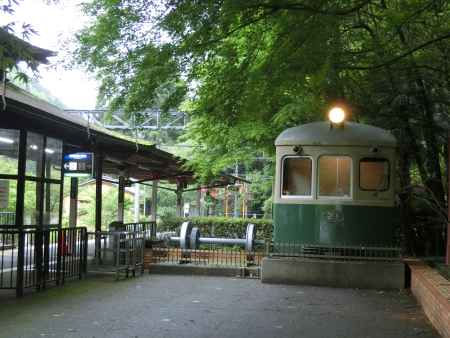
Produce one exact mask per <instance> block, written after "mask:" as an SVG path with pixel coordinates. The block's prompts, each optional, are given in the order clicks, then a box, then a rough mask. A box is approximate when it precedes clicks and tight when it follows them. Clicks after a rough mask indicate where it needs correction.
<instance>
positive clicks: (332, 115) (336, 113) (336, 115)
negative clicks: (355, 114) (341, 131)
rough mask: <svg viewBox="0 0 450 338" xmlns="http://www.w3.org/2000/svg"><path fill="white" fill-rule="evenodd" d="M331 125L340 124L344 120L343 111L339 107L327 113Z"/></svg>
mask: <svg viewBox="0 0 450 338" xmlns="http://www.w3.org/2000/svg"><path fill="white" fill-rule="evenodd" d="M328 119H329V120H330V121H331V123H335V124H340V123H342V122H344V120H345V111H344V109H342V108H340V107H334V108H332V109H331V110H330V111H329V112H328Z"/></svg>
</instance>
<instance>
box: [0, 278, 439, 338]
mask: <svg viewBox="0 0 450 338" xmlns="http://www.w3.org/2000/svg"><path fill="white" fill-rule="evenodd" d="M0 304H1V306H0V337H1V338H12V337H23V338H40V337H57V338H63V337H68V338H69V337H70V338H81V337H82V338H94V337H95V338H102V337H108V338H116V337H117V338H128V337H130V338H144V337H149V338H150V337H151V338H158V337H165V338H167V337H174V338H175V337H176V338H182V337H196V338H200V337H205V338H211V337H221V338H224V337H258V338H263V337H277V338H278V337H296V338H297V337H308V338H315V337H317V338H319V337H320V338H327V337H333V338H335V337H342V338H352V337H355V338H363V337H371V338H372V337H373V338H375V337H380V338H381V337H382V338H389V337H416V338H429V337H438V334H437V333H436V332H435V331H434V330H433V329H432V328H431V325H430V323H429V322H428V321H427V320H426V318H425V316H424V314H423V313H422V311H421V310H420V308H419V307H418V306H417V304H416V302H415V301H414V299H413V298H412V296H411V295H410V294H409V293H408V292H406V291H402V292H383V291H368V290H352V289H333V288H324V287H309V286H286V285H267V284H262V283H261V282H260V281H258V280H249V279H235V278H224V277H199V276H170V275H144V276H142V277H137V278H134V279H128V280H125V281H119V282H116V281H114V280H113V278H112V277H90V278H88V279H86V280H83V281H74V282H70V283H68V284H66V285H65V286H64V287H62V288H57V287H55V288H51V289H49V290H47V291H45V292H41V293H32V294H28V295H26V296H25V297H24V298H22V299H18V300H17V299H14V298H13V297H12V296H11V293H6V292H3V291H2V292H1V293H0Z"/></svg>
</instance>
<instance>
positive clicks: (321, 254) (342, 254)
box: [267, 242, 401, 261]
mask: <svg viewBox="0 0 450 338" xmlns="http://www.w3.org/2000/svg"><path fill="white" fill-rule="evenodd" d="M267 251H268V256H271V257H272V256H283V257H305V258H324V259H325V258H329V259H342V260H380V261H391V260H399V259H400V258H401V249H400V248H398V247H394V246H392V247H385V246H346V245H341V246H336V245H317V244H305V243H298V242H283V243H279V242H277V243H274V244H272V245H271V247H270V248H268V249H267Z"/></svg>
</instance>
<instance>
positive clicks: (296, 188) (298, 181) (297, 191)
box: [281, 156, 312, 197]
mask: <svg viewBox="0 0 450 338" xmlns="http://www.w3.org/2000/svg"><path fill="white" fill-rule="evenodd" d="M311 178H312V160H311V159H310V158H309V157H298V156H295V157H294V156H292V157H286V158H285V159H284V160H283V183H282V184H283V187H282V191H281V194H282V196H304V197H307V196H311V183H312V179H311Z"/></svg>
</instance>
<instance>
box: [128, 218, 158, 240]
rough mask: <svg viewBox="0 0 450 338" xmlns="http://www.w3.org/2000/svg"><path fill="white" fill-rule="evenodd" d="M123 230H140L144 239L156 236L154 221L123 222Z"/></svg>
mask: <svg viewBox="0 0 450 338" xmlns="http://www.w3.org/2000/svg"><path fill="white" fill-rule="evenodd" d="M124 227H125V231H128V232H142V233H143V234H144V238H145V239H152V238H156V222H151V221H148V222H138V223H125V224H124Z"/></svg>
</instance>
